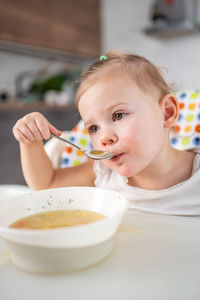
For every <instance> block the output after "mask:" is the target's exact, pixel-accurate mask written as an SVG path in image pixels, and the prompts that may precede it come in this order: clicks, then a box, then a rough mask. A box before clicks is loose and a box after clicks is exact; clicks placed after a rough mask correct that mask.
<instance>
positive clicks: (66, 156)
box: [61, 120, 92, 168]
mask: <svg viewBox="0 0 200 300" xmlns="http://www.w3.org/2000/svg"><path fill="white" fill-rule="evenodd" d="M68 139H69V141H71V142H72V143H74V144H76V145H78V146H80V147H81V148H83V149H92V144H91V142H90V137H89V134H88V133H87V131H86V130H85V129H84V124H83V121H82V120H81V121H80V122H79V123H78V124H77V125H76V126H75V127H74V128H73V129H72V131H71V132H70V135H69V137H68ZM86 160H87V157H86V156H85V155H84V154H83V153H82V152H81V151H80V150H77V149H76V148H75V147H72V146H70V145H69V146H66V147H65V149H64V151H63V153H62V155H61V168H65V167H70V166H77V165H79V164H81V163H83V162H85V161H86Z"/></svg>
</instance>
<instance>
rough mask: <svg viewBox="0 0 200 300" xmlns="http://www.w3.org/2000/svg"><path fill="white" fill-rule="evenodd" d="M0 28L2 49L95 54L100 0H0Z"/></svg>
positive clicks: (54, 54)
mask: <svg viewBox="0 0 200 300" xmlns="http://www.w3.org/2000/svg"><path fill="white" fill-rule="evenodd" d="M0 28H1V30H0V40H1V41H2V46H3V47H4V48H5V47H6V44H5V43H6V42H7V43H10V42H11V43H13V47H15V49H17V47H18V50H19V51H20V46H21V47H23V46H27V48H23V51H26V50H27V51H30V50H31V49H32V51H33V52H34V50H36V49H43V50H44V49H46V50H54V51H55V52H50V55H53V56H56V55H58V54H59V53H60V52H61V53H63V55H68V54H69V55H70V54H72V55H77V56H83V57H98V56H99V54H100V0H76V1H74V0H57V1H54V0H1V9H0ZM0 47H1V43H0ZM9 47H10V44H9ZM31 47H32V48H31ZM35 48H36V49H35ZM47 53H48V52H47Z"/></svg>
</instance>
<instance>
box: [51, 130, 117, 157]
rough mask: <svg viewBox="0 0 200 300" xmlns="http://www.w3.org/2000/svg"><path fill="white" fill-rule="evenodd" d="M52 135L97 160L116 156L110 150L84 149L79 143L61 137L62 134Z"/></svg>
mask: <svg viewBox="0 0 200 300" xmlns="http://www.w3.org/2000/svg"><path fill="white" fill-rule="evenodd" d="M51 135H52V136H53V137H55V138H57V139H58V140H60V141H62V142H65V143H68V144H70V145H71V146H73V147H75V148H77V149H78V150H80V151H81V152H82V153H84V154H85V155H86V156H87V157H89V158H92V159H95V160H103V159H111V158H113V157H114V156H115V155H114V154H113V153H111V152H108V151H102V150H95V149H93V150H85V149H82V148H81V147H79V146H78V145H76V144H74V143H72V142H70V141H69V140H66V139H63V138H61V137H60V136H57V135H55V134H53V133H52V134H51Z"/></svg>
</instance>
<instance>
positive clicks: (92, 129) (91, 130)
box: [88, 125, 97, 133]
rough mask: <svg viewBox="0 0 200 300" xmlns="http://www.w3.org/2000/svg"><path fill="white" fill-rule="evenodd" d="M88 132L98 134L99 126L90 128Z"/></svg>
mask: <svg viewBox="0 0 200 300" xmlns="http://www.w3.org/2000/svg"><path fill="white" fill-rule="evenodd" d="M88 132H89V133H96V132H97V126H96V125H92V126H90V127H89V128H88Z"/></svg>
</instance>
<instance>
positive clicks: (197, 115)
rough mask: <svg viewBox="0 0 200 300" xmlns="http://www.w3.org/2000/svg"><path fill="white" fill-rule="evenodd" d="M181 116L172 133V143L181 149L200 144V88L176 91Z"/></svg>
mask: <svg viewBox="0 0 200 300" xmlns="http://www.w3.org/2000/svg"><path fill="white" fill-rule="evenodd" d="M176 97H177V99H178V102H179V118H178V121H177V123H176V125H175V126H174V128H173V130H172V131H171V133H170V143H171V145H172V146H173V147H174V148H176V149H179V150H186V149H191V148H196V147H199V146H200V90H186V91H182V92H178V93H176Z"/></svg>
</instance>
